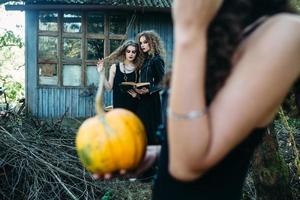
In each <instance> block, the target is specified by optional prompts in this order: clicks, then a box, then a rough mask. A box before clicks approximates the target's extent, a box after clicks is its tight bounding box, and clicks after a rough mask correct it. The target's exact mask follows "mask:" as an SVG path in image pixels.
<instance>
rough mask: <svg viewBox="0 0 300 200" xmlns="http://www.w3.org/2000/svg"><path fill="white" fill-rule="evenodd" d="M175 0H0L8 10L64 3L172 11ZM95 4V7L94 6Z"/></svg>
mask: <svg viewBox="0 0 300 200" xmlns="http://www.w3.org/2000/svg"><path fill="white" fill-rule="evenodd" d="M172 1H173V0H0V3H5V2H8V3H9V5H8V6H6V9H8V10H23V9H40V8H41V6H43V8H47V7H48V8H56V6H59V5H63V6H64V7H65V8H71V9H74V8H76V6H79V7H77V8H79V9H80V8H87V6H89V8H105V9H126V10H139V9H140V10H143V11H146V10H149V11H155V10H156V11H170V10H171V5H172ZM93 6H95V7H93Z"/></svg>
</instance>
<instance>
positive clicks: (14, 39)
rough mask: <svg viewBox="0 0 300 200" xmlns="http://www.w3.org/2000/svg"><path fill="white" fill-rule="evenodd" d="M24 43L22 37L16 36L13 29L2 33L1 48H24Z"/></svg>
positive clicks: (0, 38)
mask: <svg viewBox="0 0 300 200" xmlns="http://www.w3.org/2000/svg"><path fill="white" fill-rule="evenodd" d="M23 45H24V43H23V41H22V38H20V37H19V36H16V35H15V34H14V33H13V32H12V31H6V32H4V34H2V35H0V48H3V47H6V46H18V47H19V48H22V47H23Z"/></svg>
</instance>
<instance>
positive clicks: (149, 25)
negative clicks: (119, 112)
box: [25, 11, 173, 118]
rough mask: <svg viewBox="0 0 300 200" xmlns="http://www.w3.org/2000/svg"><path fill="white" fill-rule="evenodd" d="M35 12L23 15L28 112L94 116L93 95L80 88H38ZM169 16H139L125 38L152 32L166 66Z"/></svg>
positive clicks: (44, 115) (109, 101) (170, 45)
mask: <svg viewBox="0 0 300 200" xmlns="http://www.w3.org/2000/svg"><path fill="white" fill-rule="evenodd" d="M36 17H37V11H26V41H25V42H26V99H27V108H28V111H29V112H31V113H32V114H33V115H35V116H38V117H42V118H56V117H61V116H62V115H64V114H65V115H66V116H67V117H89V116H93V115H94V114H95V108H94V107H95V104H94V99H95V93H96V91H94V92H93V95H89V96H88V95H83V94H84V90H85V89H83V88H64V87H62V88H56V87H52V88H48V87H38V85H37V76H38V73H37V39H36V38H37V25H38V24H37V20H36V19H37V18H36ZM171 21H172V20H171V16H170V14H158V13H155V14H153V13H152V14H141V15H138V16H137V18H136V20H135V22H134V24H133V26H132V27H131V29H130V31H129V33H128V37H129V38H130V39H134V38H135V36H136V34H137V33H138V32H140V31H144V30H155V31H156V32H157V33H158V34H159V35H160V36H161V38H162V39H163V41H164V43H165V47H166V53H167V55H166V66H167V67H169V66H170V64H171V61H172V50H173V30H172V24H171ZM111 104H112V93H111V92H105V94H104V105H105V106H108V105H111Z"/></svg>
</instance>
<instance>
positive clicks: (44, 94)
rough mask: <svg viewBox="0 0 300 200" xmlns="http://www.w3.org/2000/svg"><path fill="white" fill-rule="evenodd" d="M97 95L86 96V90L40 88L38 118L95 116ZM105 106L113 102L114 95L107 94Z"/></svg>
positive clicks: (105, 94)
mask: <svg viewBox="0 0 300 200" xmlns="http://www.w3.org/2000/svg"><path fill="white" fill-rule="evenodd" d="M95 94H96V90H94V91H93V94H91V95H85V93H84V89H77V88H40V89H38V105H37V107H38V117H58V116H62V115H64V114H65V115H66V116H72V117H89V116H93V115H95ZM103 101H104V102H103V103H104V106H108V105H110V104H111V102H112V93H111V92H105V93H104V97H103Z"/></svg>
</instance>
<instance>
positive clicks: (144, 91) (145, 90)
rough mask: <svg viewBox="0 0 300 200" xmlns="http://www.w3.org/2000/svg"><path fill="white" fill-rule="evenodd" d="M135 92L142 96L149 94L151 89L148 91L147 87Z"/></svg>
mask: <svg viewBox="0 0 300 200" xmlns="http://www.w3.org/2000/svg"><path fill="white" fill-rule="evenodd" d="M134 90H135V92H136V93H138V94H141V95H143V94H147V93H149V92H150V91H149V89H147V88H146V87H143V88H142V89H134Z"/></svg>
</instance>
